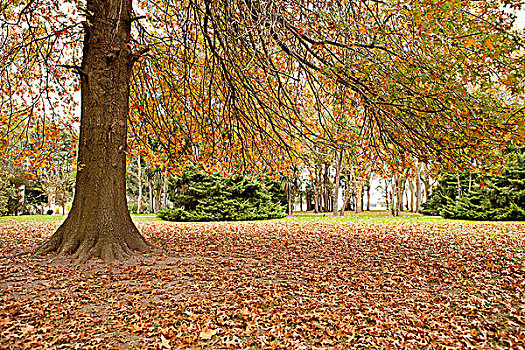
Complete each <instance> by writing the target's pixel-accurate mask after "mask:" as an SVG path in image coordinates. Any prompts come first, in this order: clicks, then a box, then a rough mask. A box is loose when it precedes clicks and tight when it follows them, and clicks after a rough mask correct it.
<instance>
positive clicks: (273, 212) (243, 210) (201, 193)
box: [159, 167, 286, 221]
mask: <svg viewBox="0 0 525 350" xmlns="http://www.w3.org/2000/svg"><path fill="white" fill-rule="evenodd" d="M278 186H279V185H278V183H276V182H275V181H272V180H269V179H267V178H264V177H254V178H250V177H246V176H242V175H236V176H232V177H224V176H222V175H218V174H206V173H205V172H204V171H202V169H200V168H198V167H193V168H191V169H188V170H187V171H186V172H185V173H184V174H182V175H179V176H172V177H171V178H170V181H169V184H168V193H169V198H170V200H171V201H172V202H173V203H174V208H173V209H163V210H161V211H159V217H160V218H162V219H164V220H170V221H236V220H264V219H274V218H282V217H284V216H285V208H284V206H283V204H282V194H281V193H280V192H279V187H278ZM284 198H286V195H284Z"/></svg>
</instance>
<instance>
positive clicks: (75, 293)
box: [0, 219, 525, 349]
mask: <svg viewBox="0 0 525 350" xmlns="http://www.w3.org/2000/svg"><path fill="white" fill-rule="evenodd" d="M57 226H58V223H51V224H49V223H44V222H42V223H39V222H31V223H29V222H28V223H24V222H17V221H14V220H11V221H9V220H7V221H4V222H0V247H1V250H0V254H1V258H0V348H1V349H353V348H367V349H396V348H399V349H440V348H442V349H456V348H457V349H462V348H501V349H508V348H514V349H520V348H524V347H525V295H524V288H525V280H524V279H525V267H524V255H525V239H524V237H525V224H496V223H494V224H489V223H465V222H446V221H436V222H429V221H425V220H417V219H415V220H399V221H395V220H393V221H390V222H386V221H385V222H380V221H377V222H374V221H366V220H361V221H359V220H354V221H335V220H333V221H322V220H318V221H262V222H240V223H199V224H196V223H164V222H156V221H153V222H149V223H147V222H144V223H139V224H138V226H139V229H140V230H141V232H142V233H143V234H144V235H145V236H146V237H147V238H148V239H150V240H152V241H154V242H156V244H158V245H159V246H162V247H164V249H165V251H166V253H165V254H156V255H149V256H138V257H136V258H133V259H130V260H127V261H124V262H122V263H116V264H104V263H102V262H101V261H99V260H91V261H88V262H87V263H86V264H84V265H76V264H72V263H70V262H69V261H68V260H67V259H53V258H54V256H53V255H46V256H42V257H38V258H35V257H28V256H25V257H17V258H14V257H12V254H13V253H17V252H20V251H23V250H26V249H29V248H31V247H34V246H35V245H36V244H38V243H39V242H41V241H43V240H44V239H45V238H47V237H49V236H50V235H51V234H52V232H53V230H54V229H56V227H57Z"/></svg>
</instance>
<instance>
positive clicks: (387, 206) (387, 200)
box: [385, 178, 392, 210]
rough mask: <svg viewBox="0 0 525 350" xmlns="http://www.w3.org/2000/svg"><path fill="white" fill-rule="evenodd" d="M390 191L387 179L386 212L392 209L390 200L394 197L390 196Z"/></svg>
mask: <svg viewBox="0 0 525 350" xmlns="http://www.w3.org/2000/svg"><path fill="white" fill-rule="evenodd" d="M389 193H390V192H389V190H388V181H387V179H386V178H385V202H386V210H390V207H391V201H390V200H389V199H390V198H392V196H391V195H390V194H389Z"/></svg>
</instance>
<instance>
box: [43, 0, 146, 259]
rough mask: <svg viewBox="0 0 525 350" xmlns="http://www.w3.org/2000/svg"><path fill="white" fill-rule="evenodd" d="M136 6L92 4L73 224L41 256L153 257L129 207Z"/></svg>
mask: <svg viewBox="0 0 525 350" xmlns="http://www.w3.org/2000/svg"><path fill="white" fill-rule="evenodd" d="M131 5H132V3H131V0H87V6H86V14H88V15H87V16H88V25H86V26H85V36H84V49H83V58H82V65H81V78H80V84H81V99H82V103H81V123H80V140H79V149H78V162H77V164H78V169H77V177H76V191H75V198H74V200H73V206H72V208H71V212H70V213H69V216H68V217H67V219H66V220H65V221H64V223H63V224H62V225H61V226H60V227H59V228H58V230H57V231H56V232H55V233H54V234H53V236H52V237H51V238H50V239H49V240H48V241H47V242H46V243H44V244H43V245H42V246H40V247H39V248H37V250H36V253H37V254H38V253H45V252H49V251H56V252H57V253H58V254H67V253H72V254H73V258H74V259H76V260H77V261H80V262H82V261H85V260H87V259H89V258H91V257H100V258H102V259H103V260H105V261H113V260H116V259H124V258H126V257H127V256H129V255H130V254H132V251H133V250H137V251H147V250H151V247H152V246H151V245H150V244H149V243H147V242H146V241H145V240H144V238H143V237H142V236H141V234H140V233H139V231H138V230H137V228H136V227H135V225H134V224H133V221H132V220H131V217H130V215H129V212H128V207H127V203H126V135H127V117H128V112H129V101H128V99H129V89H130V74H131V69H132V65H133V55H132V53H131V45H130V32H131V12H132V6H131Z"/></svg>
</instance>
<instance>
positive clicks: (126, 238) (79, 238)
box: [15, 216, 162, 263]
mask: <svg viewBox="0 0 525 350" xmlns="http://www.w3.org/2000/svg"><path fill="white" fill-rule="evenodd" d="M123 221H124V224H122V223H121V225H119V227H118V229H115V227H114V226H116V225H113V221H112V220H89V221H86V220H83V222H80V223H78V222H77V223H76V224H75V216H70V217H68V218H67V219H66V221H65V222H64V223H63V224H62V226H60V227H59V228H58V230H57V231H56V232H55V233H54V234H53V235H52V236H51V237H50V238H49V240H47V241H46V242H44V243H43V244H41V245H40V246H38V247H36V248H35V249H32V250H27V251H24V252H21V253H18V254H16V255H15V256H22V255H27V254H30V255H32V256H39V255H43V254H47V253H51V252H55V253H56V254H57V257H58V256H70V257H71V258H72V259H73V260H74V261H75V262H76V263H84V262H86V261H87V260H89V259H91V258H100V259H102V260H104V261H105V262H114V261H120V260H125V259H127V258H129V257H131V256H133V255H135V254H136V253H152V252H162V249H161V248H160V247H157V246H155V245H153V244H152V243H150V242H148V241H146V240H145V239H144V237H143V236H142V235H141V234H140V232H139V231H138V229H137V228H136V227H135V225H134V224H133V222H132V221H131V219H129V220H123Z"/></svg>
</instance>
